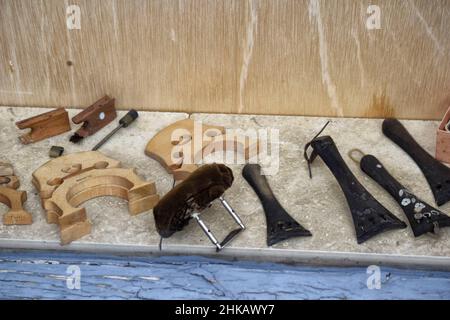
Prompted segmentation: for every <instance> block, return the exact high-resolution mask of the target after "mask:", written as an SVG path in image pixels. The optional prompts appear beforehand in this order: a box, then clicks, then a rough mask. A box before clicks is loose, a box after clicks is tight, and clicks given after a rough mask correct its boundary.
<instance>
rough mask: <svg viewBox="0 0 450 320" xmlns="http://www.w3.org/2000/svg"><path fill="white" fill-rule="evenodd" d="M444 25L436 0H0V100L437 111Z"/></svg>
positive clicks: (309, 111)
mask: <svg viewBox="0 0 450 320" xmlns="http://www.w3.org/2000/svg"><path fill="white" fill-rule="evenodd" d="M70 5H77V6H78V7H79V8H80V20H79V21H80V28H81V29H68V27H67V22H69V25H70V23H71V22H73V21H74V18H76V16H75V15H73V14H70V15H68V14H67V13H66V9H67V7H68V6H70ZM373 5H376V6H377V8H379V10H380V11H379V18H380V29H370V28H368V27H367V23H368V22H369V23H370V22H371V21H373V20H371V19H370V18H371V17H374V16H375V17H376V12H375V11H373V9H372V8H373V7H372V6H373ZM69 13H70V12H69ZM449 30H450V1H448V0H395V1H394V0H376V1H372V0H347V1H345V0H283V1H275V0H272V1H270V0H265V1H262V0H226V1H212V0H209V1H206V0H204V1H200V0H182V1H167V0H139V1H136V0H135V1H124V0H76V1H62V0H41V1H36V0H20V1H13V0H9V1H8V0H1V1H0V39H1V45H0V66H1V69H0V70H1V76H0V104H1V105H15V106H47V107H56V106H67V107H69V106H71V107H82V108H83V107H86V106H88V105H90V104H91V103H92V101H95V100H96V99H98V97H99V96H100V95H102V94H103V93H104V92H105V90H107V92H108V94H110V95H111V96H115V97H120V99H118V100H117V108H118V109H122V110H127V109H129V108H130V106H139V107H140V110H151V111H182V112H188V113H193V112H212V113H245V114H284V115H314V116H337V115H340V114H343V115H344V116H347V117H366V116H369V117H376V118H380V117H382V118H384V117H388V116H390V117H396V118H408V119H411V118H414V119H436V120H440V119H441V118H442V115H443V114H444V112H445V110H446V108H447V107H448V105H449V99H450V86H449V83H450V59H449V53H450V32H449ZM383 95H385V96H386V98H387V99H389V102H390V105H391V106H392V108H390V107H389V106H387V105H386V104H383V103H378V102H377V103H375V104H373V105H372V100H373V98H376V99H374V100H378V101H380V100H381V99H380V97H381V96H383ZM380 102H381V101H380Z"/></svg>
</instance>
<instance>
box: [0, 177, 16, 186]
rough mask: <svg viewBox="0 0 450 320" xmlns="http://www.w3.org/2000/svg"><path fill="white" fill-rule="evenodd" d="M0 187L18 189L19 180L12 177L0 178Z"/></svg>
mask: <svg viewBox="0 0 450 320" xmlns="http://www.w3.org/2000/svg"><path fill="white" fill-rule="evenodd" d="M0 187H5V188H10V189H18V188H19V187H20V181H19V178H17V177H16V176H14V175H12V176H3V177H0Z"/></svg>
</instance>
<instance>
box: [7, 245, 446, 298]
mask: <svg viewBox="0 0 450 320" xmlns="http://www.w3.org/2000/svg"><path fill="white" fill-rule="evenodd" d="M74 266H78V267H79V268H80V289H72V290H71V289H69V288H68V286H67V283H73V282H74V276H73V275H74V271H73V269H70V268H69V267H72V268H73V267H74ZM370 275H371V274H368V273H367V269H366V268H363V267H361V268H320V267H305V266H287V265H282V264H273V263H254V262H242V261H241V262H239V261H234V262H229V261H224V260H218V259H206V258H201V257H196V256H191V257H185V256H180V257H133V256H128V257H118V256H107V255H101V254H95V255H94V254H90V255H88V254H80V253H58V252H49V251H36V252H26V251H25V252H24V251H18V252H5V251H3V252H0V299H69V300H75V299H100V300H104V299H169V300H170V299H210V300H222V299H231V300H240V299H249V300H253V299H256V300H258V299H266V300H271V299H276V300H285V299H294V300H296V299H339V300H340V299H342V300H345V299H363V300H365V299H388V300H390V299H392V300H393V299H419V300H421V299H442V300H446V299H449V298H450V277H449V273H448V272H437V271H418V270H405V269H398V268H388V267H384V266H380V280H381V288H380V289H379V290H377V289H372V290H370V289H368V288H367V281H368V277H369V276H370ZM237 284H239V285H237Z"/></svg>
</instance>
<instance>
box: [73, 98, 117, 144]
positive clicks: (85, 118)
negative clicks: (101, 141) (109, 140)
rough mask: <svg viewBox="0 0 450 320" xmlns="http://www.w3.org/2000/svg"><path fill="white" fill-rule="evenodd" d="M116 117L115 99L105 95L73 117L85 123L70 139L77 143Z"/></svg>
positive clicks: (74, 119) (75, 121)
mask: <svg viewBox="0 0 450 320" xmlns="http://www.w3.org/2000/svg"><path fill="white" fill-rule="evenodd" d="M116 117H117V113H116V108H115V99H111V98H110V97H108V96H107V95H105V96H104V97H103V98H101V99H100V100H98V101H97V102H95V103H94V104H93V105H91V106H89V107H88V108H87V109H85V110H83V111H82V112H80V113H79V114H77V115H76V116H75V117H73V118H72V122H73V123H75V124H80V123H82V122H83V125H82V126H81V128H80V129H78V130H77V132H75V134H74V135H73V136H72V137H71V138H70V141H72V142H74V143H76V142H78V141H80V140H81V139H83V138H85V137H87V136H90V135H93V134H94V133H96V132H97V131H99V130H100V129H102V128H103V127H105V126H106V125H107V124H109V123H111V121H113V120H114V119H115V118H116Z"/></svg>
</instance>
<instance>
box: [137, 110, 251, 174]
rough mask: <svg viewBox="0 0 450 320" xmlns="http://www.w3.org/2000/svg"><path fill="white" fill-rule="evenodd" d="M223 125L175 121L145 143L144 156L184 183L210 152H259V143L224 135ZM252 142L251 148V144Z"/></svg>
mask: <svg viewBox="0 0 450 320" xmlns="http://www.w3.org/2000/svg"><path fill="white" fill-rule="evenodd" d="M225 133H226V132H225V128H224V127H222V126H212V125H206V124H203V123H201V122H195V121H194V120H192V119H184V120H180V121H177V122H175V123H173V124H171V125H169V126H167V127H165V128H164V129H162V130H161V131H159V132H158V133H157V134H156V135H155V136H154V137H153V138H152V139H151V140H150V141H149V142H148V144H147V146H146V148H145V153H146V154H147V155H148V156H149V157H151V158H153V159H155V160H157V161H158V162H159V163H160V164H161V165H162V166H163V167H164V168H165V169H166V170H167V172H169V173H170V174H173V176H174V179H175V180H184V179H186V177H188V176H189V175H190V174H191V173H192V172H194V171H195V170H196V169H197V168H198V164H200V163H201V161H202V159H204V158H205V157H207V156H208V155H209V154H211V153H213V152H216V151H217V152H226V151H234V152H241V153H242V155H243V156H244V157H245V159H248V157H249V150H251V149H252V148H254V150H255V151H256V153H258V146H259V142H258V140H256V141H250V140H249V139H247V138H246V137H240V136H233V137H231V139H230V138H229V137H227V136H226V134H225ZM251 142H252V143H253V144H252V145H251V144H250V143H251Z"/></svg>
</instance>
